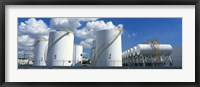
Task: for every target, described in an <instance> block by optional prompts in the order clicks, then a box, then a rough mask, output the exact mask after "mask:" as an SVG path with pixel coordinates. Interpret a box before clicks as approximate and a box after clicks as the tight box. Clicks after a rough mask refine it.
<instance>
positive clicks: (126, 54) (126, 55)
mask: <svg viewBox="0 0 200 87" xmlns="http://www.w3.org/2000/svg"><path fill="white" fill-rule="evenodd" d="M127 57H128V53H127V50H126V51H125V58H127Z"/></svg>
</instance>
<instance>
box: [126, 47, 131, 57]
mask: <svg viewBox="0 0 200 87" xmlns="http://www.w3.org/2000/svg"><path fill="white" fill-rule="evenodd" d="M130 54H131V49H128V50H127V55H128V57H130Z"/></svg>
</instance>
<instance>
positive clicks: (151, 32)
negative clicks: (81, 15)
mask: <svg viewBox="0 0 200 87" xmlns="http://www.w3.org/2000/svg"><path fill="white" fill-rule="evenodd" d="M28 19H29V18H19V19H18V26H20V24H21V22H25V21H27V20H28ZM36 20H42V21H43V22H44V23H46V25H47V27H50V21H51V18H36ZM100 20H103V21H104V22H105V23H107V22H110V21H111V22H112V23H113V24H114V25H119V24H122V25H123V28H124V32H123V34H122V51H125V50H126V49H128V48H130V47H133V46H135V45H137V44H139V43H144V42H146V41H147V40H149V39H158V40H159V42H160V43H163V44H171V45H172V46H173V47H176V46H182V18H99V19H97V20H95V21H100ZM87 22H88V21H80V24H81V26H79V27H77V29H78V30H79V29H82V28H84V27H86V24H87ZM82 40H83V39H82V38H79V37H77V36H75V38H74V43H75V44H79V43H80V42H81V41H82ZM84 52H85V53H87V54H86V56H89V54H90V49H89V48H86V49H84Z"/></svg>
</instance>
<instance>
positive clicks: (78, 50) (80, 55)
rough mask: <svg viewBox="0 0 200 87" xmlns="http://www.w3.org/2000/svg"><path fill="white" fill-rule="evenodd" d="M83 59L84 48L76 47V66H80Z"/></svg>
mask: <svg viewBox="0 0 200 87" xmlns="http://www.w3.org/2000/svg"><path fill="white" fill-rule="evenodd" d="M82 59H83V46H80V45H74V65H75V66H76V65H78V66H80V65H81V64H82Z"/></svg>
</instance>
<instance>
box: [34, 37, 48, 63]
mask: <svg viewBox="0 0 200 87" xmlns="http://www.w3.org/2000/svg"><path fill="white" fill-rule="evenodd" d="M47 45H48V40H47V39H45V38H37V39H36V40H35V43H34V47H35V48H34V63H33V66H46V62H45V55H44V53H45V48H46V46H47Z"/></svg>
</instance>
